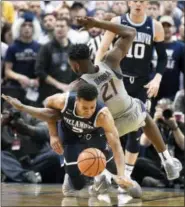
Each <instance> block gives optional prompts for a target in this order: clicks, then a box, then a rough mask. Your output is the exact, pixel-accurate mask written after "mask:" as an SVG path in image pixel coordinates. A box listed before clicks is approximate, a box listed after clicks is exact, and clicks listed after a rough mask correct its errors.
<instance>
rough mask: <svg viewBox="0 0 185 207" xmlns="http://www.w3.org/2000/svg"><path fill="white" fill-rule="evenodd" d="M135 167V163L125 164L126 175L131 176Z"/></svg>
mask: <svg viewBox="0 0 185 207" xmlns="http://www.w3.org/2000/svg"><path fill="white" fill-rule="evenodd" d="M133 169H134V165H129V164H125V176H126V177H129V178H130V176H131V174H132V171H133Z"/></svg>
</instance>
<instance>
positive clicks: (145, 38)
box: [134, 32, 151, 45]
mask: <svg viewBox="0 0 185 207" xmlns="http://www.w3.org/2000/svg"><path fill="white" fill-rule="evenodd" d="M134 42H140V43H144V44H147V45H151V35H149V34H146V33H143V32H137V35H136V37H135V39H134Z"/></svg>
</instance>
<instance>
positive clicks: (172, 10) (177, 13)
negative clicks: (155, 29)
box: [162, 1, 182, 32]
mask: <svg viewBox="0 0 185 207" xmlns="http://www.w3.org/2000/svg"><path fill="white" fill-rule="evenodd" d="M162 5H163V13H162V16H171V17H172V18H173V21H174V23H175V28H176V32H178V31H179V26H180V18H181V16H182V11H181V10H180V9H179V8H178V7H177V1H162Z"/></svg>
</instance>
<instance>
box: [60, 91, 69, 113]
mask: <svg viewBox="0 0 185 207" xmlns="http://www.w3.org/2000/svg"><path fill="white" fill-rule="evenodd" d="M69 93H70V92H67V93H66V100H65V104H64V108H63V109H62V110H61V113H64V111H65V110H66V107H67V105H68V100H69Z"/></svg>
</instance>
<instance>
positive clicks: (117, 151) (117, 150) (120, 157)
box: [106, 133, 125, 176]
mask: <svg viewBox="0 0 185 207" xmlns="http://www.w3.org/2000/svg"><path fill="white" fill-rule="evenodd" d="M106 136H107V138H108V140H109V145H110V147H111V149H112V152H113V156H114V161H115V164H116V168H117V175H119V176H123V175H124V167H125V160H124V153H123V149H122V147H121V144H120V141H119V137H117V138H116V137H115V136H114V135H113V134H111V133H109V134H106ZM110 140H112V141H110Z"/></svg>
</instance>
